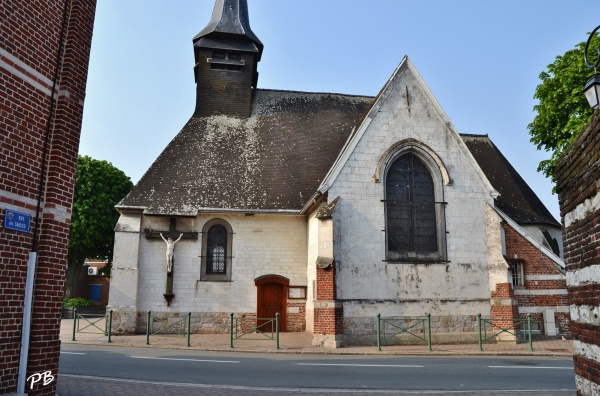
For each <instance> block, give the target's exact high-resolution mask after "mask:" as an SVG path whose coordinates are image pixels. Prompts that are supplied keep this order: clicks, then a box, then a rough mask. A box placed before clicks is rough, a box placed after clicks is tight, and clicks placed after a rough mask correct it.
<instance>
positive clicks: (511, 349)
mask: <svg viewBox="0 0 600 396" xmlns="http://www.w3.org/2000/svg"><path fill="white" fill-rule="evenodd" d="M96 326H98V327H99V328H101V329H104V319H100V321H99V322H98V323H96ZM86 330H89V331H94V332H96V334H92V333H76V334H75V339H76V341H72V339H73V319H63V320H62V322H61V332H60V339H61V341H62V342H63V343H65V344H90V345H102V346H120V347H137V348H165V349H189V350H198V351H220V352H253V353H265V352H266V353H293V354H329V355H424V356H467V355H474V356H486V355H487V356H490V355H492V356H556V357H571V356H573V342H572V341H571V340H566V341H563V340H562V339H561V338H555V337H543V336H538V337H534V338H533V351H530V350H529V344H528V343H521V344H514V343H498V344H485V343H484V344H483V351H479V346H478V344H477V343H474V344H454V345H445V344H443V345H441V344H440V345H436V344H434V345H432V351H429V350H428V349H427V345H426V344H422V345H394V346H382V348H381V349H382V350H381V351H379V350H378V349H377V346H376V344H375V340H373V346H350V347H345V348H338V349H331V348H323V347H318V346H313V345H312V335H310V334H308V333H280V334H279V349H276V343H275V340H269V339H266V338H265V339H264V340H262V339H259V340H247V339H243V338H242V339H238V340H234V342H233V346H234V347H233V348H231V347H230V338H229V334H192V335H191V336H190V346H189V347H188V346H187V338H186V337H184V336H177V335H153V336H150V345H147V344H146V335H144V334H142V335H128V336H121V335H113V336H112V337H111V341H112V342H111V343H109V342H108V337H107V336H105V335H104V334H101V333H100V331H99V330H98V329H96V328H93V327H91V326H90V327H89V328H88V329H86ZM248 336H251V337H252V338H259V337H260V335H256V336H254V335H248ZM248 336H246V337H248ZM263 338H264V336H263Z"/></svg>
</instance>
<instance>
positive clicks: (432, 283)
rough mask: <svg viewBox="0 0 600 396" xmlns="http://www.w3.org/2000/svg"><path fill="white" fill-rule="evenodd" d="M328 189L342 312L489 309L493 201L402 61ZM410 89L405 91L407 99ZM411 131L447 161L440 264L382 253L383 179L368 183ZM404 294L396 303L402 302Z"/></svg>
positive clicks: (369, 313) (445, 312)
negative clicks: (488, 214) (444, 254)
mask: <svg viewBox="0 0 600 396" xmlns="http://www.w3.org/2000/svg"><path fill="white" fill-rule="evenodd" d="M388 90H390V92H389V95H388V96H387V98H386V99H385V102H384V103H383V104H382V106H381V107H380V109H379V112H378V113H377V115H376V116H375V117H374V118H373V120H372V122H371V123H370V125H369V126H368V128H367V130H366V131H365V133H364V135H363V136H362V138H361V140H360V141H359V142H358V144H357V146H356V148H355V150H354V151H353V152H352V154H351V155H350V157H349V160H348V161H347V162H346V163H345V165H344V166H343V168H342V170H341V172H340V174H339V175H338V176H337V178H336V179H335V181H334V182H333V184H332V186H331V188H330V190H329V196H330V197H336V196H340V201H339V203H338V205H337V207H336V209H335V212H334V220H335V231H334V233H335V257H336V261H337V262H338V263H339V267H338V268H339V272H338V274H337V279H338V284H337V285H338V296H339V299H341V300H342V301H343V302H344V316H345V318H346V320H349V319H348V318H352V317H374V316H375V315H376V314H377V313H378V312H380V313H381V314H382V315H388V316H390V315H423V314H425V312H430V313H431V314H432V315H475V314H476V313H478V312H482V313H483V314H486V313H488V314H489V297H490V289H489V284H488V272H487V260H488V251H487V246H486V221H485V212H484V207H485V205H486V203H487V204H490V205H493V198H492V196H491V195H490V190H489V188H488V187H487V186H486V185H485V184H484V183H483V181H482V179H481V176H480V175H479V174H478V173H477V172H476V170H475V168H474V166H473V163H472V161H470V160H469V159H468V157H467V154H466V148H463V147H460V143H459V142H458V141H457V140H458V139H459V137H458V136H457V135H456V134H454V135H453V132H452V131H451V130H450V129H449V128H447V126H446V125H445V123H444V122H443V120H442V118H441V116H440V115H439V113H438V112H437V109H436V107H435V106H434V104H433V103H432V102H431V100H430V99H429V97H428V96H427V94H426V93H425V91H424V90H423V88H422V87H421V85H420V84H419V81H418V79H417V78H416V77H415V76H414V75H413V74H412V73H411V71H410V69H406V70H405V71H404V72H403V74H402V75H401V76H400V77H399V78H397V79H396V80H395V81H394V82H393V83H392V85H391V86H389V87H388ZM407 95H408V99H407ZM408 138H412V139H415V140H417V141H419V142H422V143H423V144H425V145H426V146H428V147H429V148H430V149H432V150H433V151H434V152H435V153H436V154H437V155H438V156H439V157H440V158H441V160H442V161H443V163H444V164H445V166H446V168H447V170H448V172H449V175H450V178H451V179H452V180H453V183H452V184H451V185H447V186H444V196H445V201H446V202H448V205H447V206H446V228H447V231H448V234H447V249H448V259H449V263H446V264H406V263H403V264H400V263H386V262H384V261H383V260H385V232H383V231H382V230H384V229H385V214H384V213H385V212H384V203H383V202H382V199H384V196H383V193H384V183H385V180H383V179H382V180H381V182H380V183H374V182H373V181H372V176H374V172H375V168H376V167H377V164H378V161H379V160H380V158H381V156H382V155H383V154H384V153H385V152H386V150H388V149H389V148H390V147H391V146H393V145H394V144H395V143H397V142H398V141H401V140H403V139H408ZM401 301H402V304H400V302H401Z"/></svg>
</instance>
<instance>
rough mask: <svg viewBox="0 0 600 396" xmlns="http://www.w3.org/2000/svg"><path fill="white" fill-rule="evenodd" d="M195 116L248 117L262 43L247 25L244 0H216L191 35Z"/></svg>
mask: <svg viewBox="0 0 600 396" xmlns="http://www.w3.org/2000/svg"><path fill="white" fill-rule="evenodd" d="M193 43H194V56H195V60H196V65H195V66H194V76H195V78H196V110H195V112H194V115H195V116H197V117H208V116H212V115H227V116H231V117H238V118H247V117H249V116H250V111H251V105H252V89H253V88H256V84H257V81H258V71H257V64H258V62H259V61H260V58H261V55H262V51H263V44H262V43H261V41H260V40H259V39H258V37H257V36H256V35H255V34H254V32H253V31H252V29H251V28H250V21H249V18H248V2H247V0H216V3H215V8H214V10H213V13H212V17H211V19H210V21H209V23H208V25H207V26H206V27H205V28H204V29H203V30H202V31H201V32H200V33H198V34H197V35H196V36H195V37H194V39H193Z"/></svg>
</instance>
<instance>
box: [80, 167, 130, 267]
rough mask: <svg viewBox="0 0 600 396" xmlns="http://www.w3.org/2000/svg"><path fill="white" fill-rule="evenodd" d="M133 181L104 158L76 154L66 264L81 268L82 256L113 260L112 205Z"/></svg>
mask: <svg viewBox="0 0 600 396" xmlns="http://www.w3.org/2000/svg"><path fill="white" fill-rule="evenodd" d="M132 188H133V183H132V182H131V180H130V179H129V177H127V176H126V175H125V173H123V172H122V171H120V170H119V169H117V168H115V167H114V166H113V165H112V164H111V163H109V162H107V161H99V160H95V159H92V158H90V157H88V156H79V158H78V162H77V174H76V178H75V194H74V196H73V212H72V216H71V233H70V235H69V252H68V261H69V266H71V265H75V266H77V267H80V266H81V265H83V263H84V261H85V259H87V258H90V259H101V260H106V261H108V262H109V263H111V262H112V255H113V244H114V228H115V225H116V224H117V220H118V219H119V213H118V212H117V211H116V210H115V208H114V207H115V205H116V204H117V203H119V201H121V199H123V198H124V197H125V196H126V195H127V194H128V193H129V191H131V189H132Z"/></svg>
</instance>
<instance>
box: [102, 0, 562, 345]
mask: <svg viewBox="0 0 600 396" xmlns="http://www.w3.org/2000/svg"><path fill="white" fill-rule="evenodd" d="M193 50H194V55H195V62H196V63H195V67H194V75H195V80H196V86H197V97H196V108H195V111H194V113H193V115H192V116H191V118H190V120H189V121H188V122H187V123H186V125H185V126H184V127H183V129H182V130H181V131H180V132H179V133H178V134H177V135H176V136H175V137H174V138H173V140H172V141H171V142H170V143H169V145H168V146H167V147H166V148H165V149H164V150H163V152H162V153H161V154H160V156H159V157H158V158H157V159H156V161H155V162H154V163H153V164H152V166H151V167H150V168H149V169H148V171H147V172H146V173H145V175H144V176H143V177H142V178H141V180H140V181H139V183H138V184H137V185H136V186H135V188H134V189H133V191H132V192H131V193H130V194H129V195H128V196H127V197H126V198H125V199H123V201H122V202H120V203H119V204H118V205H117V210H118V211H119V212H120V214H121V216H120V219H119V222H118V224H117V227H116V230H115V232H116V235H115V250H114V263H113V269H112V274H113V277H112V280H111V289H110V297H109V309H112V310H113V311H114V315H113V332H117V333H135V332H144V331H145V328H146V323H145V321H146V315H145V313H146V312H147V311H152V315H154V316H159V317H164V318H170V317H179V316H183V315H185V314H187V313H188V312H191V313H192V319H191V327H192V332H197V333H226V332H229V315H230V313H233V314H234V315H235V316H236V317H247V318H273V317H274V316H275V314H276V313H279V316H280V322H279V326H280V330H281V331H289V332H304V331H305V332H309V333H311V334H313V336H314V338H313V342H314V344H315V345H322V346H325V347H341V346H344V345H356V344H371V345H372V344H373V342H374V340H375V337H376V324H375V322H376V316H377V314H378V313H379V314H381V315H382V316H384V317H389V316H423V315H425V314H427V313H429V314H431V325H432V333H433V334H434V336H435V337H437V339H438V340H440V341H446V342H452V341H458V340H463V339H465V335H468V336H471V338H472V336H473V335H475V340H476V339H477V338H476V337H477V336H476V331H477V314H478V313H480V314H482V316H483V317H488V318H489V317H491V318H511V319H514V318H517V317H524V316H525V315H526V314H528V313H530V314H532V318H533V321H534V323H535V325H536V326H537V327H536V329H538V330H539V331H540V332H544V333H546V334H551V335H556V334H558V333H559V332H560V331H564V330H566V329H567V328H568V321H569V307H568V301H567V291H566V283H565V266H564V262H563V260H562V259H561V255H562V237H561V228H560V224H559V223H558V222H557V221H556V220H555V219H554V218H553V216H552V215H551V214H550V213H549V211H548V210H547V209H546V208H545V207H544V205H543V204H542V203H541V201H540V200H539V199H538V197H537V196H536V195H535V193H534V192H533V191H532V190H531V189H530V188H529V186H528V185H527V183H526V182H525V181H524V180H523V179H522V178H521V177H520V176H519V174H518V173H517V172H516V170H515V169H514V168H513V167H512V166H511V164H510V163H509V162H508V161H507V160H506V158H505V157H504V156H503V155H502V153H501V152H500V151H499V150H498V148H497V147H496V146H495V145H494V143H493V142H492V141H491V140H490V139H489V137H487V136H486V135H461V134H459V133H458V132H457V131H456V129H455V128H454V126H453V125H452V123H451V121H450V120H449V119H448V117H447V116H446V114H445V113H444V110H443V109H442V107H441V106H440V104H439V103H438V102H437V100H436V99H435V97H434V96H433V94H432V92H431V91H430V90H429V88H428V87H427V85H426V84H425V82H424V81H423V79H422V78H421V76H420V75H419V72H418V71H417V69H416V68H415V66H414V65H413V64H412V63H411V61H410V59H409V58H408V57H404V59H402V60H401V62H400V64H399V66H398V67H397V69H396V70H395V71H394V72H393V74H392V75H391V76H390V78H389V80H388V81H387V82H386V84H385V85H384V87H383V88H382V89H381V90H380V92H379V94H378V95H377V96H375V97H372V96H357V95H344V94H337V93H311V92H295V91H285V90H272V89H261V88H258V76H259V74H258V65H259V62H260V59H261V55H262V52H263V43H262V42H261V41H260V40H259V38H258V37H257V36H256V34H254V33H253V31H252V29H251V28H250V22H249V17H248V4H247V1H246V0H216V4H215V8H214V11H213V14H212V17H211V19H210V21H209V23H208V25H207V26H206V27H205V28H204V29H203V30H202V31H200V33H198V35H196V36H195V37H194V38H193ZM165 252H166V253H165ZM171 264H172V267H170V266H171ZM168 267H170V268H168Z"/></svg>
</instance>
